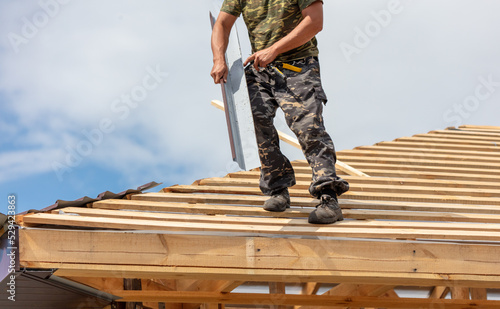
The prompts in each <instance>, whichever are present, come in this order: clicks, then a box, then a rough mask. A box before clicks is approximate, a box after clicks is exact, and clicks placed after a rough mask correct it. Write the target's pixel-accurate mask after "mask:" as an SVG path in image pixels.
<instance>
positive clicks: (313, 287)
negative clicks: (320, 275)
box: [302, 282, 321, 295]
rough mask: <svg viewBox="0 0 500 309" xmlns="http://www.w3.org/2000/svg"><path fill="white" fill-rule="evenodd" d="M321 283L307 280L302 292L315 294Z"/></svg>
mask: <svg viewBox="0 0 500 309" xmlns="http://www.w3.org/2000/svg"><path fill="white" fill-rule="evenodd" d="M320 287H321V283H319V282H306V283H304V284H303V286H302V294H304V295H315V294H316V293H318V290H319V288H320Z"/></svg>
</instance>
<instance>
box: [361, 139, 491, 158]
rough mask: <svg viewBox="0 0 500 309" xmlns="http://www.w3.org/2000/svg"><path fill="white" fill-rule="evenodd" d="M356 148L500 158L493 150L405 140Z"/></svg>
mask: <svg viewBox="0 0 500 309" xmlns="http://www.w3.org/2000/svg"><path fill="white" fill-rule="evenodd" d="M355 150H374V151H383V152H400V153H412V152H416V153H423V154H444V155H463V156H473V157H479V158H485V159H486V158H493V159H495V158H496V159H498V154H496V153H493V152H479V151H475V150H461V151H456V150H450V149H443V148H435V147H433V145H432V144H428V145H422V144H412V143H403V142H384V143H380V144H377V145H375V146H360V147H356V148H355Z"/></svg>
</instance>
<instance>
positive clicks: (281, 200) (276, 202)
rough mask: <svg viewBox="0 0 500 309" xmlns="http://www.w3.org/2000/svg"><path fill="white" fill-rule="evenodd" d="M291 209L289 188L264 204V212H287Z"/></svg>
mask: <svg viewBox="0 0 500 309" xmlns="http://www.w3.org/2000/svg"><path fill="white" fill-rule="evenodd" d="M287 208H290V194H289V193H288V188H285V189H284V190H282V191H281V192H279V193H276V194H273V195H272V196H271V197H270V198H269V199H268V200H267V201H265V202H264V210H267V211H278V212H282V211H285V210H286V209H287Z"/></svg>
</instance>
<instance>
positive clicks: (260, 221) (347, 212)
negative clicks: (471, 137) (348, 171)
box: [55, 206, 500, 231]
mask: <svg viewBox="0 0 500 309" xmlns="http://www.w3.org/2000/svg"><path fill="white" fill-rule="evenodd" d="M245 208H247V209H245V210H241V211H239V212H237V213H236V212H235V211H233V212H231V213H232V214H238V215H240V216H261V217H267V218H254V217H236V218H234V217H230V216H229V217H228V216H224V217H222V216H209V217H207V216H200V215H193V214H191V213H190V214H165V213H162V214H160V213H149V212H147V213H142V212H135V211H127V210H103V209H89V208H78V207H71V208H64V209H61V211H63V212H64V213H65V214H78V215H80V216H87V217H102V218H123V219H136V220H168V221H181V222H209V223H210V222H211V223H238V224H239V223H246V224H257V225H266V224H287V225H294V226H309V223H307V222H306V221H305V220H293V219H281V218H280V219H277V218H278V217H268V216H267V214H269V212H266V211H265V210H263V209H261V208H256V209H255V208H253V207H252V208H253V209H252V208H250V207H245ZM175 210H177V211H182V209H181V208H180V207H179V208H177V209H175ZM198 210H199V211H198V212H197V213H199V214H212V212H213V208H211V207H210V206H208V207H207V208H205V209H203V208H201V207H200V208H198ZM292 211H293V210H288V211H287V212H285V213H284V214H281V215H280V217H282V218H284V217H290V218H307V217H308V216H309V213H310V212H311V211H312V209H301V210H296V211H294V212H293V213H292ZM342 212H343V214H344V218H346V219H358V220H375V219H381V220H390V219H393V220H409V221H443V222H446V223H428V222H427V223H421V222H416V223H415V224H414V225H413V227H414V228H427V229H429V228H430V229H432V228H437V229H461V230H476V231H500V225H496V224H499V223H500V215H484V214H464V213H446V212H442V213H441V212H420V211H390V210H353V209H344V210H343V211H342ZM287 213H291V214H290V215H289V216H287V215H286V214H287ZM55 214H59V213H58V212H56V213H55ZM272 214H273V213H272ZM271 220H274V221H271ZM450 222H476V223H495V224H491V225H484V224H467V225H458V224H453V223H450ZM337 225H338V226H341V227H367V226H369V225H376V226H377V227H384V226H385V227H388V226H390V227H392V228H395V227H398V226H399V227H401V228H405V227H407V226H408V225H407V223H405V222H385V221H382V222H373V221H361V222H360V221H347V220H346V222H339V223H338V224H337Z"/></svg>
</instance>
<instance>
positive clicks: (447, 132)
mask: <svg viewBox="0 0 500 309" xmlns="http://www.w3.org/2000/svg"><path fill="white" fill-rule="evenodd" d="M429 134H442V135H452V136H464V137H476V136H481V137H492V138H495V137H498V138H500V132H499V133H496V132H494V131H492V132H486V131H470V130H434V131H430V132H429Z"/></svg>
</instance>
